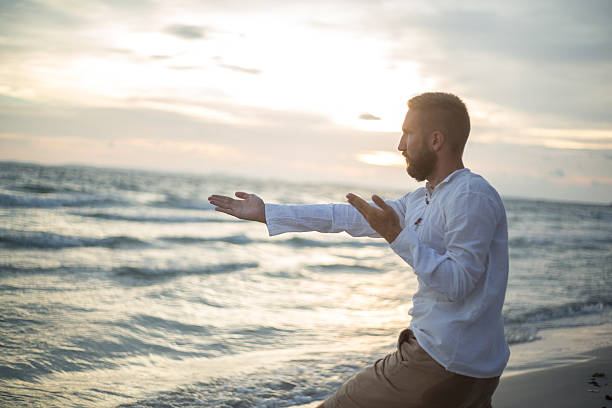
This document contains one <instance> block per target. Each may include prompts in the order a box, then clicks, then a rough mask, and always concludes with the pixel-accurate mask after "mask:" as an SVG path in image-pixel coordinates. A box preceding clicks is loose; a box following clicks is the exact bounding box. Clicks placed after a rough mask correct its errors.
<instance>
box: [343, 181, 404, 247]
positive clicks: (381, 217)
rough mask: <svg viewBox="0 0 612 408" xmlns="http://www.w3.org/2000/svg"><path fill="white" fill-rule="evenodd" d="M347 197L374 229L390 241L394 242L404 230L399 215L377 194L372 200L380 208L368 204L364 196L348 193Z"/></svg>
mask: <svg viewBox="0 0 612 408" xmlns="http://www.w3.org/2000/svg"><path fill="white" fill-rule="evenodd" d="M346 198H347V199H348V202H349V204H351V205H352V206H353V207H355V208H356V209H357V211H359V212H360V213H361V215H363V218H365V219H366V221H367V222H368V224H370V226H371V227H372V228H374V231H376V232H378V233H379V234H380V236H381V237H383V238H384V239H386V240H387V242H388V243H392V242H393V241H394V240H395V238H397V236H398V235H399V234H400V232H402V227H401V226H400V220H399V217H398V216H397V214H396V213H395V211H394V210H393V208H391V206H389V204H387V203H385V202H384V201H383V199H382V198H380V197H379V196H377V195H376V194H374V195H373V196H372V201H374V203H375V204H376V205H377V206H379V207H380V208H376V207H374V206H372V205H370V204H368V203H367V201H365V200H364V199H363V198H361V197H359V196H357V195H355V194H353V193H348V194H347V195H346Z"/></svg>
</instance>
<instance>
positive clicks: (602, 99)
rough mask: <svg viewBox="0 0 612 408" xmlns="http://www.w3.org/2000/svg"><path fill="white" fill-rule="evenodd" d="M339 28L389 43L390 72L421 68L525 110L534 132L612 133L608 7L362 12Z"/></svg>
mask: <svg viewBox="0 0 612 408" xmlns="http://www.w3.org/2000/svg"><path fill="white" fill-rule="evenodd" d="M340 27H341V28H339V29H340V30H348V29H349V27H350V29H351V30H352V32H354V33H363V32H364V31H365V32H367V33H368V35H371V36H372V37H375V38H378V39H380V41H381V43H383V42H384V43H387V44H389V51H388V53H387V58H388V59H389V62H390V63H391V64H401V63H409V62H416V63H417V64H419V66H420V72H421V73H423V74H424V75H426V76H428V77H430V78H434V79H435V80H436V84H437V87H438V88H441V89H448V90H451V91H453V92H456V93H459V94H460V95H462V96H468V97H469V98H471V99H481V100H485V101H488V102H491V103H494V104H497V105H499V106H505V107H509V108H512V109H515V110H518V111H521V112H524V113H525V114H528V115H530V116H531V117H532V118H533V119H534V120H536V121H539V124H538V125H537V126H542V127H544V126H551V123H550V122H551V121H554V120H556V121H557V123H559V121H560V122H562V123H565V124H567V125H568V126H582V127H589V126H608V127H610V126H612V117H611V116H610V114H609V112H610V106H612V81H611V80H610V79H611V77H610V72H612V40H611V38H612V3H610V2H609V1H594V2H590V3H589V6H588V7H584V5H580V4H578V3H575V2H572V1H569V0H563V1H558V2H544V3H538V4H534V3H533V2H529V1H526V0H524V1H517V2H503V3H502V2H487V1H472V2H461V3H455V2H447V1H433V2H431V3H430V4H429V5H427V6H425V5H424V4H423V3H417V4H415V7H400V6H399V4H395V7H394V8H393V12H392V13H390V12H389V9H388V8H384V9H383V8H378V7H370V8H367V7H364V8H363V9H362V10H361V13H360V14H359V16H358V17H356V18H353V21H347V23H346V24H344V25H343V26H340ZM556 126H559V124H557V125H556ZM551 127H552V126H551Z"/></svg>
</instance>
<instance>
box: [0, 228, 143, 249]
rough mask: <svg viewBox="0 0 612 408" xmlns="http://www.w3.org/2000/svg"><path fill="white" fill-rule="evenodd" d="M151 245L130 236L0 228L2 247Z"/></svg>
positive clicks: (52, 247)
mask: <svg viewBox="0 0 612 408" xmlns="http://www.w3.org/2000/svg"><path fill="white" fill-rule="evenodd" d="M149 245H151V244H150V243H148V242H145V241H142V240H140V239H138V238H134V237H129V236H124V235H120V236H111V237H106V238H91V237H75V236H68V235H60V234H54V233H52V232H45V231H15V230H6V229H0V247H4V248H13V249H30V248H36V249H61V248H75V247H104V248H134V247H145V246H149Z"/></svg>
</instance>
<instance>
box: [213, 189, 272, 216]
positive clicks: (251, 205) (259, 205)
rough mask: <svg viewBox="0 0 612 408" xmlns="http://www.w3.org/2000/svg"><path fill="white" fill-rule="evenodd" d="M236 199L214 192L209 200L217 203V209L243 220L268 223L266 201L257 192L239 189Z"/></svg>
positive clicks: (214, 203)
mask: <svg viewBox="0 0 612 408" xmlns="http://www.w3.org/2000/svg"><path fill="white" fill-rule="evenodd" d="M235 194H236V197H238V198H241V199H242V200H236V199H234V198H231V197H226V196H222V195H216V194H213V195H211V196H210V197H208V201H209V202H210V203H211V204H212V205H215V206H216V207H215V211H221V212H224V213H226V214H229V215H233V216H234V217H236V218H240V219H242V220H250V221H259V222H263V223H264V224H265V223H266V207H265V203H264V201H263V200H262V199H261V198H259V197H258V196H256V195H255V194H248V193H244V192H242V191H238V192H237V193H235Z"/></svg>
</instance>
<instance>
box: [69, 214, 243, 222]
mask: <svg viewBox="0 0 612 408" xmlns="http://www.w3.org/2000/svg"><path fill="white" fill-rule="evenodd" d="M70 214H71V215H78V216H81V217H87V218H97V219H102V220H115V221H133V222H154V223H191V222H198V223H200V222H214V223H223V222H241V221H240V220H233V219H214V218H206V217H177V216H146V215H121V214H113V213H102V212H95V213H84V212H71V213H70Z"/></svg>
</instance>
